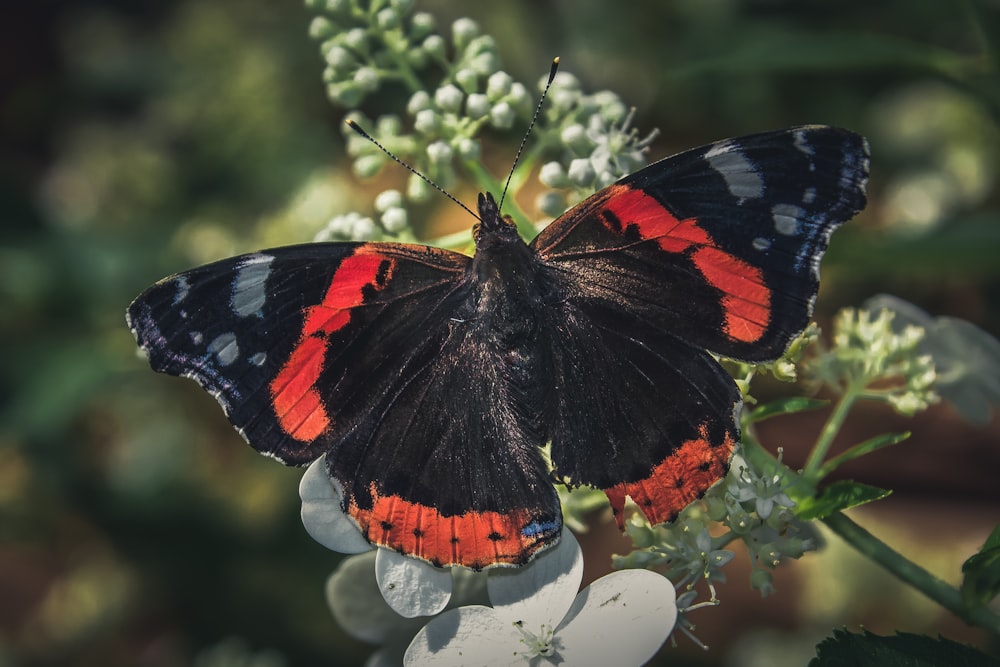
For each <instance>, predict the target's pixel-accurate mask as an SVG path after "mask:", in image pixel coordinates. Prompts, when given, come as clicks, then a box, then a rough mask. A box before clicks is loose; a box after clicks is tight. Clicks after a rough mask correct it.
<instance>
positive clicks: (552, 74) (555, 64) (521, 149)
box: [497, 57, 559, 210]
mask: <svg viewBox="0 0 1000 667" xmlns="http://www.w3.org/2000/svg"><path fill="white" fill-rule="evenodd" d="M558 70H559V58H558V57H555V58H553V59H552V67H551V68H550V69H549V80H548V82H547V83H546V84H545V89H544V90H542V96H541V97H540V98H539V99H538V105H537V106H536V107H535V114H534V115H533V116H532V117H531V122H530V123H528V130H527V131H526V132H525V133H524V137H523V138H522V139H521V145H520V146H518V147H517V153H516V154H515V155H514V164H512V165H511V166H510V172H509V173H508V174H507V182H506V183H504V184H503V192H501V193H500V204H499V205H498V206H497V210H500V209H502V208H503V200H504V199H505V198H506V197H507V188H509V187H510V179H511V178H513V176H514V169H516V168H517V162H518V160H520V159H521V153H523V152H524V145H525V144H526V143H527V142H528V137H529V136H530V135H531V130H532V129H533V128H534V127H535V121H537V120H538V114H539V113H541V111H542V104H543V103H544V102H545V96H546V95H547V94H548V92H549V87H550V86H551V85H552V81H553V79H555V78H556V72H557V71H558Z"/></svg>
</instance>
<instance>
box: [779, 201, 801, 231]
mask: <svg viewBox="0 0 1000 667" xmlns="http://www.w3.org/2000/svg"><path fill="white" fill-rule="evenodd" d="M804 214H805V211H803V210H802V209H801V208H799V207H798V206H795V205H793V204H775V205H774V208H772V209H771V218H772V219H773V220H774V230H775V231H776V232H778V233H779V234H784V235H785V236H795V235H796V234H798V233H799V219H800V218H802V216H803V215H804Z"/></svg>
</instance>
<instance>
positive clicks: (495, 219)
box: [472, 192, 520, 248]
mask: <svg viewBox="0 0 1000 667" xmlns="http://www.w3.org/2000/svg"><path fill="white" fill-rule="evenodd" d="M472 238H473V239H475V241H476V247H477V248H482V247H484V246H489V245H491V244H492V243H496V242H500V243H503V242H505V241H506V242H509V241H511V240H513V239H519V238H520V236H519V235H518V233H517V225H516V224H514V220H513V218H511V217H510V216H509V215H500V208H499V206H497V202H496V200H495V199H494V198H493V195H491V194H489V193H488V192H487V193H485V194H484V193H479V223H478V224H477V225H476V226H475V227H473V229H472Z"/></svg>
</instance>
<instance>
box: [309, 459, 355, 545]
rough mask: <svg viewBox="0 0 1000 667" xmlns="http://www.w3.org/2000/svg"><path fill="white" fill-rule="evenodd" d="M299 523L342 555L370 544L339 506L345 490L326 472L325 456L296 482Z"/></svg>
mask: <svg viewBox="0 0 1000 667" xmlns="http://www.w3.org/2000/svg"><path fill="white" fill-rule="evenodd" d="M299 497H300V498H302V525H303V526H305V529H306V532H307V533H309V536H310V537H312V538H313V539H314V540H316V541H317V542H319V543H320V544H322V545H323V546H324V547H326V548H327V549H332V550H333V551H337V552H340V553H342V554H359V553H363V552H365V551H368V550H369V549H371V548H372V545H371V544H369V543H368V540H366V539H365V538H364V536H363V535H362V534H361V531H360V530H358V527H357V526H355V525H354V522H353V521H351V519H350V517H348V516H347V514H345V513H344V509H343V507H342V506H341V501H342V500H343V497H344V493H343V491H342V490H341V489H340V488H338V486H337V484H336V482H334V481H333V480H332V479H330V475H329V474H328V473H327V472H326V457H323V456H321V457H320V458H318V459H316V460H315V461H313V462H312V464H311V465H310V466H309V468H307V469H306V472H305V474H304V475H302V481H300V482H299Z"/></svg>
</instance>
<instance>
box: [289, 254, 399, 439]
mask: <svg viewBox="0 0 1000 667" xmlns="http://www.w3.org/2000/svg"><path fill="white" fill-rule="evenodd" d="M366 248H367V246H359V247H358V248H357V249H356V250H355V252H354V254H353V255H351V256H350V257H345V258H344V260H343V261H342V262H341V263H340V266H338V267H337V270H336V271H335V272H334V274H333V277H332V278H331V279H330V286H329V287H327V290H326V294H325V295H324V296H323V300H322V301H321V302H320V303H319V304H317V305H315V306H310V307H309V308H306V309H305V320H304V322H303V324H302V334H301V336H300V337H299V341H298V343H296V345H295V347H294V348H293V349H292V352H291V354H290V355H289V356H288V360H287V361H286V362H285V364H284V365H283V366H282V367H281V370H280V371H278V374H277V375H276V376H275V377H274V379H273V380H272V381H271V386H270V390H271V404H272V405H273V407H274V413H275V415H276V416H277V418H278V424H279V425H280V426H281V429H282V430H283V431H284V432H285V433H287V434H288V435H289V436H291V437H293V438H295V439H296V440H299V441H300V442H310V441H312V440H315V439H316V438H318V437H319V436H320V435H321V434H322V433H323V431H325V430H326V429H327V428H328V427H329V426H330V424H331V422H332V420H331V417H330V415H329V414H327V411H326V408H325V407H324V405H323V402H322V400H321V398H320V395H319V392H318V391H317V390H316V381H317V380H318V379H319V376H320V374H321V373H322V372H323V367H324V365H325V363H326V352H327V347H328V345H329V342H330V341H329V337H330V335H331V334H332V333H334V332H336V331H339V330H340V329H342V328H344V327H345V326H347V324H348V323H349V322H350V321H351V309H352V308H355V307H357V306H360V305H361V304H362V303H364V300H365V288H366V287H369V286H371V287H373V288H374V289H382V288H383V287H384V286H385V284H386V282H387V281H388V278H389V274H390V273H391V271H392V261H391V260H389V259H387V258H386V257H384V256H383V255H380V254H378V253H375V252H366Z"/></svg>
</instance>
